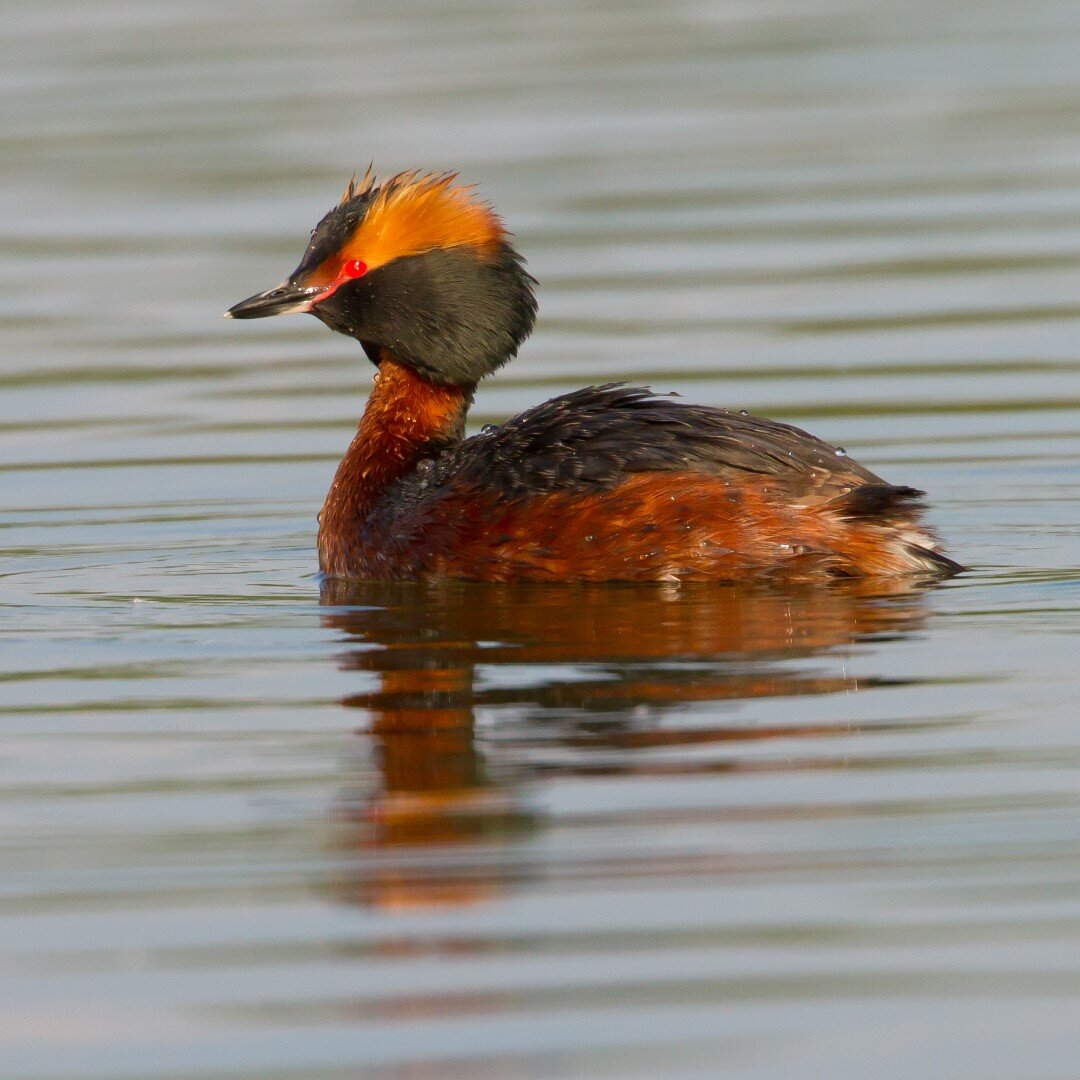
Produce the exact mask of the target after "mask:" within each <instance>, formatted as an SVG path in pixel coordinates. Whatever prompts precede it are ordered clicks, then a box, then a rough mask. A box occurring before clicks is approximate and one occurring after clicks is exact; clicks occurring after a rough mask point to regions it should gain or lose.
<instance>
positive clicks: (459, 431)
mask: <svg viewBox="0 0 1080 1080" xmlns="http://www.w3.org/2000/svg"><path fill="white" fill-rule="evenodd" d="M378 361H379V373H378V374H377V375H376V376H375V380H376V381H375V387H374V389H373V390H372V392H371V396H370V397H369V398H368V401H367V406H366V407H365V409H364V414H363V416H361V417H360V425H359V427H358V428H357V431H356V435H355V436H353V440H352V442H351V443H350V444H349V449H348V450H347V451H346V452H345V457H344V458H342V460H341V464H340V465H339V466H338V469H337V473H336V474H335V475H334V482H333V483H332V484H331V485H330V491H329V492H328V493H327V496H326V501H325V502H324V503H323V508H322V513H321V514H320V515H319V566H320V567H321V568H322V570H323V572H324V573H327V574H333V575H340V576H346V577H348V576H364V575H363V573H362V569H361V567H362V564H363V561H364V558H363V550H362V545H363V537H362V535H361V530H362V526H363V524H364V521H365V520H366V518H367V517H368V515H369V514H370V513H371V512H372V510H374V509H375V507H376V506H377V505H378V503H379V501H380V499H381V498H382V497H383V495H384V494H385V493H386V490H387V488H389V487H390V485H391V484H393V483H394V481H396V480H399V479H400V478H401V477H403V476H405V475H406V474H407V473H410V472H411V471H412V470H413V469H415V468H416V464H417V462H419V461H420V460H422V459H423V458H427V457H433V456H434V455H436V454H438V453H440V452H441V451H442V450H445V449H446V448H447V447H450V446H453V445H454V444H455V443H458V442H460V441H461V439H462V438H463V436H464V434H465V414H466V413H467V412H468V410H469V405H470V404H471V403H472V397H473V391H474V389H475V387H473V386H443V385H441V384H439V383H433V382H431V381H430V380H428V379H425V378H424V377H423V376H422V375H419V374H417V373H416V372H415V371H414V370H413V369H412V368H411V367H408V366H406V365H405V364H402V363H401V362H400V361H399V360H398V359H397V358H396V357H395V356H394V355H393V353H391V352H390V351H389V350H386V349H384V350H381V351H380V352H379V354H378Z"/></svg>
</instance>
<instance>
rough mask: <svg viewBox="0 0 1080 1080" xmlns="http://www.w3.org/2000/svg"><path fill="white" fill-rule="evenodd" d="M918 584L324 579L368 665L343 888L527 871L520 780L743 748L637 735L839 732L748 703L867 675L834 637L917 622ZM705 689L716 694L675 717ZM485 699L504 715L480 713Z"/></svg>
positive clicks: (361, 898) (485, 893) (664, 766)
mask: <svg viewBox="0 0 1080 1080" xmlns="http://www.w3.org/2000/svg"><path fill="white" fill-rule="evenodd" d="M925 599H926V588H925V587H924V586H920V585H919V584H917V583H912V582H902V581H890V582H885V583H883V582H881V581H873V582H867V581H860V582H850V583H845V584H840V585H834V586H831V587H827V588H822V587H815V588H810V587H808V588H806V589H804V590H796V591H785V592H776V591H770V590H768V589H765V588H753V587H743V586H717V585H714V584H708V585H683V586H665V585H595V586H541V585H533V586H530V585H491V584H480V583H465V582H447V581H443V582H428V583H411V582H410V583H397V582H395V583H388V584H387V583H358V582H342V581H327V582H325V583H324V586H323V594H322V603H323V604H324V605H325V606H326V609H327V610H326V612H325V614H324V616H323V619H324V623H325V625H326V626H327V627H330V628H332V629H334V630H336V631H338V632H340V634H341V636H342V639H343V640H344V641H345V642H346V643H347V648H346V649H345V651H343V652H342V653H341V655H340V657H339V664H340V666H341V668H342V669H344V670H349V671H357V672H365V673H370V676H371V677H370V679H369V680H365V682H366V683H367V685H368V686H370V689H365V690H364V691H362V692H360V693H357V694H354V695H350V696H348V697H346V698H344V699H343V700H342V704H343V705H344V706H346V707H348V708H351V709H357V710H358V711H359V715H361V716H362V718H363V719H362V723H361V725H360V732H361V734H363V735H364V736H365V740H364V750H365V752H366V753H370V755H371V756H372V757H373V759H374V760H373V762H369V763H368V764H366V765H365V767H362V768H360V769H358V771H357V778H356V779H355V780H354V782H353V783H352V784H351V785H350V787H349V788H348V789H347V790H346V791H345V792H344V793H343V795H342V797H341V800H340V802H339V805H338V806H337V807H336V808H335V812H334V814H333V819H334V823H335V824H334V836H335V846H337V847H338V848H339V850H340V851H341V852H342V853H343V854H345V855H346V858H345V859H344V861H343V865H344V868H345V869H344V872H343V876H342V877H341V878H340V879H339V880H338V882H337V883H336V885H337V888H338V889H339V890H340V891H342V892H343V893H344V895H345V898H346V899H348V900H349V901H351V902H361V903H364V904H370V905H376V906H380V907H407V906H414V905H433V904H453V903H466V902H472V901H477V900H483V899H486V898H489V897H491V896H493V895H496V894H498V893H500V892H502V891H504V890H505V889H507V888H509V887H511V886H512V885H513V884H514V883H515V882H516V881H521V880H524V879H527V878H529V877H531V876H533V875H535V874H536V873H538V872H539V869H540V868H539V867H538V866H536V865H535V863H534V861H532V860H535V859H536V858H537V857H538V853H537V852H536V851H535V850H533V852H532V856H531V857H530V854H529V851H530V847H529V845H528V844H525V843H523V842H522V841H523V840H524V839H525V837H526V836H527V835H528V834H529V833H531V832H534V831H535V830H537V829H538V828H539V827H540V825H541V818H540V815H539V812H538V811H537V810H535V809H533V808H532V807H531V805H530V797H529V783H530V781H532V780H537V779H539V778H540V777H545V778H550V777H552V776H576V777H584V776H593V775H604V776H612V775H629V774H633V775H652V776H658V775H672V776H678V775H687V774H690V773H697V774H700V773H701V772H702V771H708V772H714V773H715V772H723V771H733V770H735V769H738V768H745V767H747V764H746V763H745V762H740V760H739V759H738V758H736V757H734V756H732V755H727V756H726V755H725V754H724V753H723V751H722V749H719V750H718V752H717V754H715V755H712V756H709V755H705V756H704V757H703V756H702V755H700V754H695V755H694V756H693V759H692V760H691V761H687V760H675V759H673V758H672V757H671V755H670V754H659V753H657V754H650V753H649V751H653V750H656V751H660V750H665V749H669V748H673V747H678V746H691V745H694V746H699V747H700V746H703V745H709V744H713V745H718V746H719V745H720V744H725V743H732V742H745V741H748V740H765V739H772V738H784V739H789V740H791V739H799V738H812V737H815V736H823V735H836V734H845V733H847V732H848V731H849V730H850V729H849V726H848V725H847V724H842V723H835V724H833V723H815V724H800V723H798V722H796V721H792V722H790V723H782V724H776V723H775V722H774V723H772V724H763V723H755V722H754V720H753V715H752V710H747V709H746V708H745V703H746V702H749V701H752V700H754V699H763V698H772V697H780V696H785V697H797V696H803V695H812V694H832V693H836V692H838V691H851V690H856V689H860V688H866V687H867V686H869V685H874V684H875V682H874V680H869V681H868V680H866V679H862V680H857V679H856V678H854V677H852V676H849V675H848V674H847V673H846V672H845V669H844V662H843V652H842V649H843V647H844V646H850V645H852V644H855V643H857V642H860V641H866V640H869V639H874V640H876V641H881V640H883V639H885V638H888V637H902V636H905V635H907V634H910V633H911V632H912V631H913V630H915V629H917V628H918V627H919V626H920V625H921V623H922V621H923V619H924V617H925V614H926V604H925ZM833 652H836V653H837V655H835V656H834V657H832V658H831V660H832V661H833V662H829V661H828V660H826V662H825V663H822V662H820V661H815V662H814V663H810V662H809V660H810V659H811V658H814V657H829V654H830V653H833ZM800 660H801V661H804V663H803V664H802V665H800V664H799V661H800ZM705 702H717V703H726V704H725V705H724V706H723V707H718V708H717V710H716V713H715V716H714V717H710V718H709V719H708V720H707V721H705V722H703V721H702V718H701V713H700V709H697V710H696V711H695V713H694V719H693V722H692V723H687V722H683V721H681V719H680V714H682V713H685V712H687V710H688V708H689V707H691V706H693V705H695V704H699V703H705ZM478 712H479V714H480V717H481V720H484V721H490V720H492V719H493V718H494V717H497V719H498V723H497V724H494V725H492V724H490V723H489V724H487V725H485V727H484V728H483V729H482V731H481V732H480V733H478V731H477V715H478ZM485 713H486V714H487V715H486V716H485V715H484V714H485ZM533 847H534V848H535V845H534V846H533Z"/></svg>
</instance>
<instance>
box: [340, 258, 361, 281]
mask: <svg viewBox="0 0 1080 1080" xmlns="http://www.w3.org/2000/svg"><path fill="white" fill-rule="evenodd" d="M366 273H367V263H362V262H361V261H360V260H359V259H352V260H351V261H349V262H347V263H346V264H345V265H344V266H343V267H342V268H341V276H342V277H347V278H354V277H363V276H364V275H365V274H366Z"/></svg>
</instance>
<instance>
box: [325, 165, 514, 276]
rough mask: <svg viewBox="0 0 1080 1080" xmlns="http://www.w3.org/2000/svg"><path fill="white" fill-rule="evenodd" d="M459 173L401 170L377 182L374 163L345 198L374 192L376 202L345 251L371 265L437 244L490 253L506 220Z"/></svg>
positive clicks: (345, 255) (502, 234) (500, 237)
mask: <svg viewBox="0 0 1080 1080" xmlns="http://www.w3.org/2000/svg"><path fill="white" fill-rule="evenodd" d="M456 180H457V173H452V172H447V173H421V172H419V171H415V170H414V171H412V172H403V173H398V175H397V176H394V177H392V178H391V179H390V180H388V181H386V183H384V184H382V185H381V186H379V187H375V178H374V176H373V175H372V171H371V168H370V167H369V168H368V171H367V172H366V173H365V174H364V178H363V180H362V181H361V182H360V184H359V185H358V184H357V183H356V178H355V177H354V178H353V179H352V180H350V181H349V186H348V187H347V188H346V189H345V196H344V197H343V198H346V199H352V198H356V197H357V196H358V195H371V196H372V199H371V205H370V206H369V207H368V208H367V211H366V213H365V214H364V218H363V220H362V221H361V222H360V224H359V226H358V227H357V229H356V231H355V232H354V233H353V235H352V236H351V237H350V238H349V241H348V243H347V244H346V245H345V246H344V249H343V250H342V252H341V256H342V258H345V259H361V260H363V262H365V263H366V264H367V265H368V266H369V267H370V268H372V269H374V268H375V267H376V266H380V265H383V264H385V263H388V262H390V261H391V260H392V259H399V258H401V257H403V256H405V255H419V254H421V253H422V252H425V251H431V250H432V249H434V248H455V247H471V248H473V249H474V250H475V251H476V253H477V254H478V255H480V256H481V257H484V258H487V257H490V256H491V255H492V254H494V252H495V250H496V249H497V247H498V245H499V244H500V243H501V242H502V241H503V239H504V238H505V236H506V230H505V228H504V227H503V223H502V221H501V220H500V219H499V217H498V215H497V214H496V213H495V211H494V210H492V209H491V207H490V206H489V205H488V204H487V203H486V202H484V201H483V199H481V198H479V197H478V196H477V195H476V192H475V189H474V188H473V187H472V185H468V186H466V185H458V184H455V181H456Z"/></svg>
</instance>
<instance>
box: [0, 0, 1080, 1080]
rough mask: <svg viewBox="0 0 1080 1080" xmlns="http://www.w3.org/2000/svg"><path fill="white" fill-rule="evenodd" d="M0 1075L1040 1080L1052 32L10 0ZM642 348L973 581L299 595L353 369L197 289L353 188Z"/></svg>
mask: <svg viewBox="0 0 1080 1080" xmlns="http://www.w3.org/2000/svg"><path fill="white" fill-rule="evenodd" d="M3 24H4V28H5V32H4V35H3V38H2V40H0V58H2V64H0V71H2V72H3V74H2V76H0V78H2V80H3V86H4V102H5V109H4V112H3V119H2V127H0V140H2V141H0V147H2V149H3V154H4V160H5V163H6V165H7V168H6V170H5V173H4V178H3V180H2V181H0V211H2V217H0V221H2V222H3V224H2V225H0V251H2V252H3V255H4V256H5V257H4V258H3V260H2V262H0V275H2V285H3V288H2V289H0V325H2V328H3V349H2V352H0V390H2V392H0V574H2V575H3V576H2V580H0V600H2V605H3V606H2V607H0V635H2V637H3V646H2V649H0V699H2V703H3V714H2V716H0V837H2V838H3V839H2V845H3V853H2V855H3V858H2V861H3V866H4V873H3V874H2V875H0V966H2V970H3V971H4V973H5V976H6V978H5V979H4V982H3V984H2V985H3V990H2V994H3V1008H2V1009H0V1045H2V1053H0V1077H3V1078H8V1077H10V1078H16V1077H18V1078H27V1080H29V1078H36V1080H61V1078H63V1080H126V1078H131V1080H136V1078H138V1080H144V1078H159V1077H160V1078H162V1080H166V1078H167V1080H180V1078H194V1077H200V1078H205V1077H222V1078H230V1080H239V1078H256V1077H257V1078H259V1080H330V1078H333V1080H344V1078H345V1077H348V1078H350V1080H354V1078H371V1080H376V1078H377V1080H388V1078H394V1080H403V1078H405V1077H408V1078H410V1080H415V1078H417V1077H439V1078H447V1077H449V1078H454V1077H460V1078H466V1077H467V1078H470V1080H473V1078H478V1077H491V1078H494V1077H498V1078H500V1080H501V1078H510V1077H530V1078H540V1077H543V1078H584V1077H589V1078H616V1077H618V1078H622V1077H657V1078H659V1077H663V1078H691V1077H693V1078H698V1077H700V1078H706V1077H707V1078H712V1077H716V1076H720V1075H723V1076H731V1077H740V1078H747V1080H766V1078H768V1080H780V1078H784V1080H787V1078H790V1077H793V1076H806V1077H817V1076H822V1077H825V1076H827V1077H829V1078H830V1080H863V1078H865V1077H868V1076H873V1077H876V1078H883V1080H891V1078H896V1080H910V1078H911V1077H916V1076H917V1077H920V1078H922V1080H935V1078H949V1080H957V1078H971V1080H995V1078H1001V1080H1016V1078H1017V1077H1029V1076H1030V1077H1033V1078H1035V1077H1037V1078H1039V1080H1053V1078H1061V1080H1069V1078H1073V1077H1075V1075H1076V1061H1077V1058H1078V1053H1080V1036H1078V1035H1077V1030H1078V1025H1077V1017H1078V1016H1080V731H1078V726H1077V715H1078V713H1077V705H1076V702H1077V700H1078V697H1080V675H1078V665H1077V662H1076V657H1077V655H1078V640H1080V638H1078V631H1080V617H1078V615H1077V608H1078V601H1080V572H1078V567H1080V547H1078V542H1077V539H1076V534H1077V526H1078V524H1080V516H1078V513H1077V506H1078V505H1080V503H1078V496H1080V485H1078V480H1077V477H1078V475H1080V473H1078V465H1080V441H1078V431H1080V423H1078V421H1080V378H1078V368H1077V344H1076V342H1077V340H1078V333H1080V301H1078V299H1077V297H1078V296H1080V111H1078V109H1077V104H1078V102H1080V68H1078V67H1077V64H1076V56H1077V50H1078V48H1080V11H1078V9H1077V8H1076V6H1075V5H1074V4H1066V3H1064V2H1062V3H1055V2H1052V0H1040V2H1038V3H1034V4H1028V5H1025V6H1024V7H1023V10H1020V9H1018V8H1017V6H1016V5H1015V4H1005V3H999V2H996V0H991V2H979V3H974V2H971V0H957V2H955V3H952V4H940V3H934V4H931V3H915V4H911V5H905V6H904V7H903V9H898V8H893V7H888V6H883V5H879V4H871V3H867V2H864V0H837V2H826V0H820V2H819V0H812V2H810V3H806V2H800V3H785V2H780V3H774V4H767V5H761V4H738V3H730V2H720V0H716V2H704V3H692V2H685V3H676V4H650V3H630V4H621V5H619V6H618V7H611V6H608V5H604V4H599V3H596V4H579V3H573V4H571V3H559V2H556V0H541V2H530V3H520V4H519V3H508V4H502V5H497V6H494V7H491V6H487V7H485V6H483V5H481V6H475V5H468V4H461V3H456V2H451V3H444V4H438V5H434V4H429V3H422V2H420V0H405V2H401V3H396V4H393V5H374V4H343V3H332V2H329V0H320V2H316V3H313V4H308V5H306V6H304V7H303V8H302V9H301V8H297V6H296V5H286V4H281V3H275V2H271V3H265V2H264V3H252V2H241V3H236V4H232V5H229V6H228V7H227V8H225V7H222V6H221V5H220V4H209V3H203V2H198V0H197V2H194V3H190V4H185V5H180V6H178V5H175V4H164V3H157V2H154V0H149V2H147V0H141V2H139V3H124V2H117V3H107V4H94V5H86V4H76V3H73V2H64V0H45V2H44V3H41V4H37V5H16V4H13V3H7V4H5V5H4V8H3ZM369 159H374V160H375V163H376V165H377V166H378V167H379V168H380V169H382V170H384V171H392V170H396V169H400V168H407V167H416V166H421V167H429V168H433V169H442V168H456V169H460V170H461V172H462V174H463V177H464V179H465V180H467V181H469V182H477V183H479V184H480V185H481V186H482V189H483V191H484V193H485V194H486V195H487V196H489V197H490V198H491V199H492V201H493V202H494V203H495V204H496V205H497V206H498V207H499V208H500V210H502V211H503V213H504V214H505V216H506V217H507V219H508V221H509V223H510V225H511V228H512V229H513V230H514V232H515V233H516V234H517V237H518V241H519V243H520V246H521V247H522V249H523V250H524V251H525V253H526V254H527V256H528V258H529V265H530V268H531V270H532V271H533V272H534V273H535V274H536V276H537V277H538V278H539V279H540V281H541V290H540V298H541V305H542V317H541V320H540V323H539V325H538V328H537V332H536V334H535V335H534V338H533V339H532V341H530V343H529V344H528V345H527V346H526V348H525V349H524V350H523V352H522V354H521V356H520V357H519V358H518V360H516V361H515V362H514V363H513V365H511V367H510V368H509V369H508V370H507V371H506V372H505V373H504V374H503V375H501V376H500V377H499V378H498V379H497V380H495V381H493V382H491V383H490V385H485V387H483V388H482V390H481V392H480V394H479V396H478V399H477V405H476V410H475V413H474V415H473V417H472V422H473V424H474V426H475V427H479V425H481V424H483V423H487V422H496V421H499V420H501V419H503V418H505V417H506V416H508V415H510V414H512V413H513V412H516V411H518V410H520V409H522V408H524V407H527V406H528V405H531V404H534V403H536V402H537V401H539V400H541V399H542V398H544V397H546V396H549V395H551V394H552V393H555V392H558V391H561V390H568V389H572V388H574V387H577V386H580V385H583V384H586V383H588V382H604V381H611V380H614V379H626V380H631V381H643V382H648V383H651V384H652V385H654V386H655V387H656V388H657V389H661V390H674V391H677V392H679V393H681V394H682V395H684V396H685V397H687V398H688V399H691V400H696V401H703V402H708V403H712V404H717V405H725V406H729V407H732V408H749V409H752V410H754V411H756V412H760V413H764V414H768V415H772V416H776V417H779V418H783V419H787V420H791V421H793V422H796V423H798V424H800V425H802V426H805V427H807V428H809V429H811V430H813V431H814V432H815V433H817V434H819V435H821V436H822V437H823V438H826V439H828V440H829V441H830V442H832V443H834V444H839V445H842V446H844V447H845V448H846V449H847V450H848V452H849V453H851V454H853V455H854V456H856V457H857V458H858V459H859V460H861V461H863V462H865V463H866V464H867V465H868V466H870V467H872V468H874V469H875V470H876V471H879V472H881V473H882V474H884V475H885V476H886V477H888V478H890V479H894V480H896V481H898V482H903V483H910V484H914V485H917V486H919V487H923V488H926V489H927V490H928V491H929V492H930V493H931V498H932V501H933V504H934V514H933V519H934V521H935V524H936V525H937V526H938V527H939V529H940V530H941V532H942V533H943V534H944V535H945V536H947V537H948V539H949V541H950V545H951V550H952V551H953V552H954V554H956V555H957V557H959V558H960V559H961V560H963V561H964V562H966V563H969V564H971V565H972V567H973V570H972V572H971V573H969V574H968V575H966V576H964V577H962V578H959V579H957V580H955V581H952V582H948V583H946V584H943V585H940V586H936V587H925V586H910V587H902V586H894V587H888V588H886V587H883V586H881V585H876V586H866V585H862V586H859V585H848V586H844V587H836V588H833V589H828V590H820V589H819V590H791V591H787V592H781V593H778V592H775V591H769V590H766V589H733V588H726V587H725V588H699V587H694V588H681V589H680V588H670V587H658V588H653V587H646V588H641V587H626V586H619V587H614V588H536V589H523V588H513V587H498V588H483V587H479V586H472V585H460V584H457V585H455V584H442V585H438V586H427V585H401V586H394V587H387V586H381V587H371V586H368V587H356V588H353V589H338V588H334V589H323V590H322V591H320V584H319V582H318V580H317V578H316V576H315V560H314V538H313V534H314V524H315V522H314V519H315V513H316V511H317V509H318V506H319V504H320V502H321V499H322V496H323V493H324V492H325V489H326V487H327V485H328V483H329V479H330V477H331V475H332V473H333V468H334V464H335V462H336V460H337V458H338V457H339V456H340V454H341V452H342V450H343V448H344V446H345V445H346V444H347V442H348V439H349V436H350V432H351V429H352V427H353V426H354V425H355V420H356V415H357V412H358V410H359V408H360V404H361V401H362V398H363V396H364V394H365V393H366V389H367V387H368V386H369V385H370V383H369V379H370V374H371V369H370V366H369V365H368V364H367V361H366V360H364V359H363V357H362V355H361V354H360V351H359V349H357V348H355V347H352V346H350V343H349V342H348V341H346V340H345V339H342V338H335V337H334V336H333V335H331V334H329V333H328V332H326V331H325V330H324V329H323V328H322V327H321V326H319V325H318V324H317V323H316V322H315V321H314V320H310V319H307V320H305V319H295V320H267V321H265V322H259V323H248V324H230V323H226V322H222V321H221V319H220V314H221V312H222V311H223V310H224V309H225V308H226V307H228V306H229V305H230V304H232V303H234V302H236V301H237V300H239V299H241V298H242V297H244V296H247V295H249V294H251V293H253V292H255V291H257V290H259V289H262V288H266V287H268V286H271V285H273V284H274V283H275V282H276V281H278V280H280V279H281V277H282V276H283V275H284V274H285V273H287V272H288V271H289V270H290V269H291V268H292V267H293V266H294V265H295V263H296V261H297V259H298V257H299V254H300V252H301V250H302V248H303V245H304V242H305V240H306V237H307V230H308V229H309V228H310V227H311V226H312V225H313V224H314V222H315V220H316V219H317V217H318V216H319V215H320V214H321V213H322V212H323V211H324V210H325V209H326V208H328V207H329V205H331V203H332V202H333V201H334V199H336V197H337V194H338V192H339V191H340V188H341V186H342V185H343V183H344V181H345V180H346V179H347V177H348V175H349V174H350V173H351V172H352V170H353V169H354V168H356V167H357V166H359V167H361V168H363V167H364V166H365V165H366V164H367V161H368V160H369Z"/></svg>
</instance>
